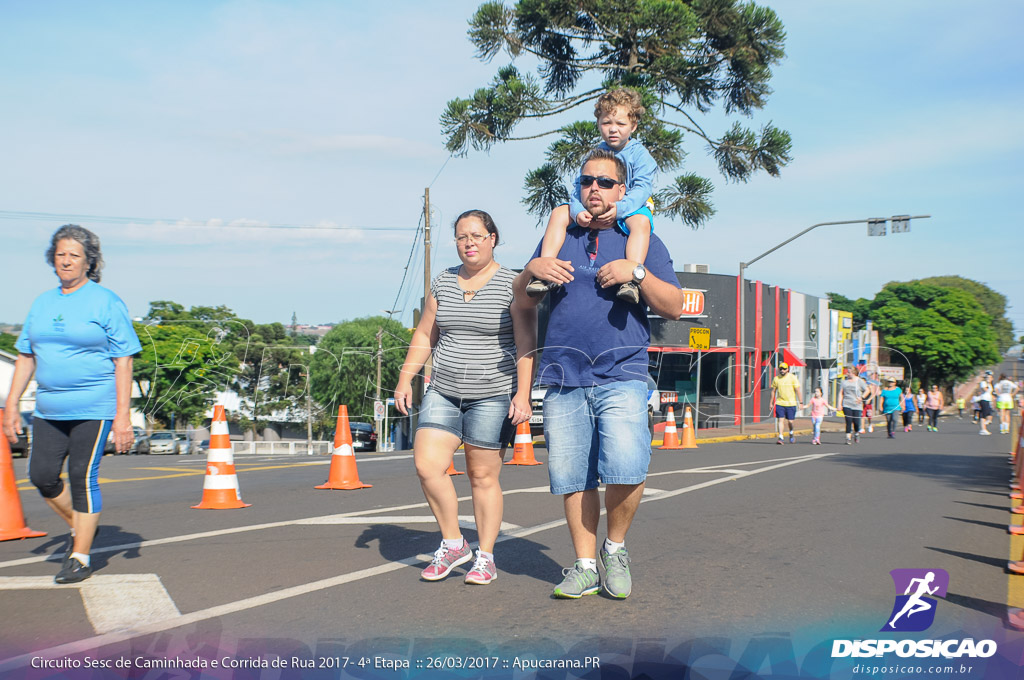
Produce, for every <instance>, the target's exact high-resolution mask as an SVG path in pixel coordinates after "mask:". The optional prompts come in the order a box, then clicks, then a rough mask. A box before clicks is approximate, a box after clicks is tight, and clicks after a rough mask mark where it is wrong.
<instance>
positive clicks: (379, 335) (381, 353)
mask: <svg viewBox="0 0 1024 680" xmlns="http://www.w3.org/2000/svg"><path fill="white" fill-rule="evenodd" d="M383 337H384V329H383V328H381V327H380V326H378V327H377V391H376V396H375V397H374V401H380V379H381V378H380V369H381V362H382V361H383V360H384V347H383V345H382V344H381V340H382V339H383ZM386 412H387V407H385V413H386ZM381 429H382V430H385V431H384V432H379V433H377V451H383V450H384V448H383V446H382V445H383V443H384V442H382V441H381V439H382V437H381V435H384V437H386V436H387V431H386V429H385V428H383V427H382V428H381Z"/></svg>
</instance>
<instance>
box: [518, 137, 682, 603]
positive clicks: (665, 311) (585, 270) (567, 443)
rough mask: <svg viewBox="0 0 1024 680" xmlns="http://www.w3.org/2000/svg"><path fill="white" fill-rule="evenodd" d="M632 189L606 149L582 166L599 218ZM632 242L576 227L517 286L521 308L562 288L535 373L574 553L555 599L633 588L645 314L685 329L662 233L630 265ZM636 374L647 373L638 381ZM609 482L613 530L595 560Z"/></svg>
mask: <svg viewBox="0 0 1024 680" xmlns="http://www.w3.org/2000/svg"><path fill="white" fill-rule="evenodd" d="M625 182H626V167H625V164H624V163H623V162H622V160H621V159H620V158H618V157H617V156H616V155H615V154H614V153H612V152H611V151H608V150H603V149H597V150H595V151H593V152H592V153H591V154H590V156H589V157H588V158H587V160H586V162H585V163H584V164H583V170H582V173H581V182H580V199H581V200H582V202H583V205H584V206H585V207H586V208H587V210H588V211H589V212H590V213H591V214H592V215H604V214H606V213H607V212H608V210H609V209H610V207H611V206H612V205H614V204H615V203H616V202H617V201H620V200H622V197H623V196H624V195H625V193H626V188H625ZM595 227H596V228H595ZM626 240H627V236H626V232H625V231H623V229H622V225H621V224H613V225H611V226H608V227H603V226H602V225H600V224H596V225H595V222H591V224H590V229H584V228H582V227H579V226H574V227H571V228H570V229H569V230H568V232H567V233H566V235H565V243H564V244H563V245H562V248H561V249H560V250H559V252H558V256H557V257H555V258H550V257H540V254H541V249H540V247H539V246H538V248H537V249H536V250H535V251H534V254H533V259H531V260H530V261H529V262H528V263H527V265H526V267H525V268H524V269H523V272H522V273H521V274H520V275H519V276H518V277H516V284H515V286H516V299H517V300H518V299H520V297H521V296H525V291H526V286H527V284H528V283H529V281H530V279H531V277H535V278H539V279H543V280H546V281H557V282H558V283H561V284H563V285H562V286H560V287H558V288H556V289H554V290H553V291H552V292H551V293H550V295H549V300H550V303H551V313H550V317H549V321H548V326H547V333H546V337H545V341H544V345H545V347H544V350H543V354H542V355H541V359H540V363H539V366H538V370H537V384H538V385H544V386H547V393H546V395H545V398H544V438H545V440H546V441H547V445H548V476H549V479H550V483H551V493H553V494H556V495H560V496H561V497H562V505H563V508H564V511H565V518H566V524H567V526H568V528H569V536H570V538H571V539H572V549H573V552H574V553H575V562H574V563H573V565H572V567H570V568H567V569H563V571H562V576H563V579H562V581H561V582H560V583H559V584H558V585H557V586H555V589H554V593H553V595H554V596H555V597H556V598H567V599H579V598H580V597H582V596H584V595H590V594H593V593H596V592H597V591H598V590H599V589H600V588H601V587H603V588H604V591H605V593H607V594H608V595H609V596H610V597H613V598H619V599H621V598H625V597H628V596H629V594H630V593H631V592H632V587H633V585H632V584H633V576H632V573H631V571H630V566H629V565H630V559H631V558H630V553H629V552H628V551H627V549H626V533H627V531H628V530H629V528H630V526H631V524H632V523H633V520H634V517H635V515H636V511H637V509H638V508H639V505H640V499H641V497H642V495H643V489H644V482H645V480H646V478H647V467H648V464H649V463H650V460H651V435H650V432H649V431H648V429H647V383H646V380H644V379H637V378H638V377H640V378H643V377H644V374H645V373H646V370H647V368H646V367H647V348H648V346H649V345H650V338H651V330H650V323H649V321H648V312H647V308H648V307H650V311H651V312H652V313H654V314H656V315H658V316H660V317H662V318H665V319H677V318H679V316H680V314H682V311H683V292H682V289H681V288H680V286H679V280H678V277H677V276H676V273H675V268H674V267H673V264H672V258H671V256H670V255H669V252H668V249H667V248H665V245H664V243H662V242H661V239H659V238H658V237H657V235H652V236H651V243H650V247H649V248H648V251H647V257H646V258H645V260H644V261H643V262H637V261H635V260H630V259H629V258H628V257H626V252H627V251H626V247H627V246H626ZM627 281H632V282H633V283H635V284H636V286H637V288H638V289H639V291H640V296H641V303H642V304H640V305H635V304H632V303H628V302H623V301H621V300H619V299H618V298H617V296H616V295H615V292H614V290H615V289H616V288H617V287H618V286H619V285H620V284H622V283H625V282H627ZM530 300H531V302H533V303H534V304H536V302H537V299H536V298H531V299H530ZM638 366H639V367H641V369H640V370H642V371H643V373H640V374H638V373H637V367H638ZM602 482H603V483H604V484H605V494H604V505H605V508H606V509H607V518H608V519H607V523H608V531H607V538H606V539H605V541H604V544H603V545H602V547H601V550H600V553H599V554H598V552H597V531H598V526H599V523H600V518H601V494H600V493H599V491H598V486H599V485H600V484H601V483H602ZM598 559H600V562H601V565H602V566H603V568H604V577H603V578H602V577H601V576H600V575H599V572H598Z"/></svg>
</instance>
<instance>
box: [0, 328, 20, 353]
mask: <svg viewBox="0 0 1024 680" xmlns="http://www.w3.org/2000/svg"><path fill="white" fill-rule="evenodd" d="M17 341H18V336H16V335H12V334H11V333H7V332H3V333H0V350H3V351H4V352H7V353H8V354H14V355H17V354H18V350H17V349H16V348H15V347H14V343H16V342H17Z"/></svg>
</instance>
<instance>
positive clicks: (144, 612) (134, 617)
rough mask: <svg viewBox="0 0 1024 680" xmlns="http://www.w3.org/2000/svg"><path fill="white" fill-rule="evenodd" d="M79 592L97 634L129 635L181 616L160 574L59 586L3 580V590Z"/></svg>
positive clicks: (43, 579)
mask: <svg viewBox="0 0 1024 680" xmlns="http://www.w3.org/2000/svg"><path fill="white" fill-rule="evenodd" d="M69 588H70V589H75V590H78V591H79V592H80V593H81V594H82V602H83V604H84V605H85V614H86V616H88V617H89V623H91V624H92V627H93V630H95V631H96V632H97V633H100V634H103V633H116V632H127V631H131V630H134V629H136V628H137V627H138V626H139V625H140V624H147V623H153V622H157V621H166V620H168V619H173V618H175V617H177V616H181V612H179V611H178V608H177V607H176V606H175V604H174V601H173V600H172V599H171V596H170V595H169V594H168V593H167V590H166V589H165V588H164V584H163V583H161V582H160V577H159V576H157V575H156V574H120V575H114V574H111V575H106V574H103V575H97V576H93V577H92V578H90V579H89V580H88V581H82V582H81V583H73V584H67V585H59V584H56V583H54V582H53V577H52V576H5V577H0V590H51V589H53V590H67V589H69Z"/></svg>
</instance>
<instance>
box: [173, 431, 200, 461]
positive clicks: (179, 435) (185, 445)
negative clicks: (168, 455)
mask: <svg viewBox="0 0 1024 680" xmlns="http://www.w3.org/2000/svg"><path fill="white" fill-rule="evenodd" d="M174 438H175V439H177V440H178V453H180V454H183V455H186V456H190V455H192V454H193V453H195V452H196V446H197V445H198V442H197V441H195V440H193V439H189V437H188V435H187V434H185V433H183V432H175V433H174Z"/></svg>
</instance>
